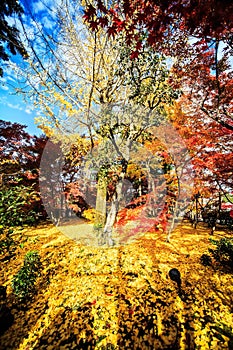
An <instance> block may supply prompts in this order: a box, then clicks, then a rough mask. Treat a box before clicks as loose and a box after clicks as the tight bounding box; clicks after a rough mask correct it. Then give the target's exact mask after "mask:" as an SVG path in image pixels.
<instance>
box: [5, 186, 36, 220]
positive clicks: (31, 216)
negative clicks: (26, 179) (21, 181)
mask: <svg viewBox="0 0 233 350" xmlns="http://www.w3.org/2000/svg"><path fill="white" fill-rule="evenodd" d="M37 201H39V196H38V193H37V192H36V191H34V190H33V188H32V187H27V186H24V185H17V186H12V187H3V188H1V192H0V225H2V226H6V227H13V226H21V225H23V224H33V223H35V221H36V213H35V211H34V210H33V208H34V203H36V202H37Z"/></svg>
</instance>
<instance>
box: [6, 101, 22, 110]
mask: <svg viewBox="0 0 233 350" xmlns="http://www.w3.org/2000/svg"><path fill="white" fill-rule="evenodd" d="M6 105H7V107H9V108H12V109H17V110H18V111H22V110H23V108H22V107H21V106H20V104H19V103H18V104H16V105H13V104H12V103H9V102H7V103H6Z"/></svg>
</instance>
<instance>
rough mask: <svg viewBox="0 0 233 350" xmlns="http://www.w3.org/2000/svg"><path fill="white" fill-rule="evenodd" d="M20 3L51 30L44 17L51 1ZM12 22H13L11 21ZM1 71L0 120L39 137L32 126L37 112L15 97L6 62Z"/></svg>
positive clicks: (14, 58) (21, 97) (13, 81)
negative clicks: (24, 128)
mask: <svg viewBox="0 0 233 350" xmlns="http://www.w3.org/2000/svg"><path fill="white" fill-rule="evenodd" d="M20 3H21V4H22V5H23V7H24V8H25V10H26V9H27V8H30V10H32V12H33V14H34V15H35V16H38V17H39V18H40V20H41V21H42V23H43V26H44V27H46V28H47V29H50V28H52V23H51V21H50V19H49V17H48V16H46V12H47V8H46V7H47V6H48V7H51V5H52V0H46V1H45V2H42V1H40V0H21V1H20ZM25 12H26V11H25ZM10 21H11V20H10ZM12 21H13V22H14V20H13V19H12ZM13 24H14V23H13ZM11 60H12V61H13V62H15V63H20V61H22V60H21V58H18V57H17V56H12V57H11ZM3 69H4V76H3V78H0V119H2V120H6V121H10V122H17V123H20V124H24V125H27V129H26V131H27V132H29V133H30V134H35V135H41V133H42V131H41V130H40V129H39V128H37V127H36V125H35V124H34V118H35V117H36V116H37V114H38V113H39V111H38V110H33V106H32V105H30V104H29V103H26V102H25V101H24V100H23V96H22V95H16V93H15V90H14V88H13V86H14V87H17V79H16V77H15V76H14V74H13V73H12V71H11V70H10V69H8V67H7V62H6V63H4V66H3Z"/></svg>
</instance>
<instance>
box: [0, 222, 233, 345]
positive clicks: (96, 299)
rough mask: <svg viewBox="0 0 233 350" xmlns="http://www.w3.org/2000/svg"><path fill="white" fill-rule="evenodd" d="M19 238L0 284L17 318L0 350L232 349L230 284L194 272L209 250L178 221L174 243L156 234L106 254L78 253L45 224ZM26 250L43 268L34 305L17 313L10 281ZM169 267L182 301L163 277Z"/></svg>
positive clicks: (211, 271)
mask: <svg viewBox="0 0 233 350" xmlns="http://www.w3.org/2000/svg"><path fill="white" fill-rule="evenodd" d="M229 234H230V232H228V233H226V232H224V231H217V232H216V235H215V237H216V238H220V237H222V236H227V235H229ZM20 237H21V238H20ZM16 238H17V239H20V241H21V245H20V247H18V249H17V251H16V256H15V257H14V258H12V259H11V260H10V261H5V262H3V263H2V269H1V276H0V284H1V285H5V286H7V305H8V306H9V307H10V308H11V309H12V313H13V314H14V323H13V325H12V326H11V327H10V328H9V329H8V330H7V331H6V332H5V333H4V334H3V335H2V337H1V349H4V350H5V349H7V350H11V349H14V350H15V349H18V350H31V349H38V350H39V349H40V350H42V349H46V350H55V349H57V350H58V349H59V350H62V349H69V350H71V349H120V350H122V349H123V350H124V349H137V350H141V349H151V350H160V349H167V350H168V349H171V350H175V349H213V350H215V349H219V350H223V349H232V338H231V337H232V332H233V315H232V311H233V308H232V305H233V275H232V274H231V273H229V272H228V271H226V270H225V271H224V270H222V269H220V268H219V267H218V266H212V267H206V266H203V265H202V264H201V263H200V256H201V255H202V254H203V253H205V252H206V251H207V249H208V247H210V243H209V230H208V229H206V228H205V227H204V226H203V225H200V227H199V228H198V229H196V230H194V229H192V228H191V226H190V225H189V223H187V222H184V223H183V224H182V225H180V226H178V227H177V228H176V230H175V231H174V233H173V235H172V240H171V243H166V242H165V236H164V235H163V234H161V233H159V232H158V233H148V234H145V235H144V237H141V238H139V239H138V240H136V241H135V242H133V243H131V244H128V245H125V246H121V247H112V248H97V247H90V246H89V247H87V246H83V245H81V244H77V243H75V242H74V241H72V240H70V239H69V238H67V237H66V236H64V235H62V234H61V233H60V232H59V231H58V229H57V228H55V227H54V226H52V225H48V226H42V227H40V228H37V229H32V228H27V229H24V230H23V231H20V232H19V233H18V235H16ZM22 241H23V244H22ZM31 250H37V251H38V252H39V254H40V257H41V261H42V269H41V275H40V277H39V278H38V280H37V291H36V294H35V296H34V297H33V298H32V299H31V300H30V301H29V302H28V303H27V304H25V305H22V304H19V303H18V302H17V300H16V298H15V297H14V295H13V293H12V289H11V281H12V278H13V276H14V275H15V274H16V273H17V271H18V270H19V268H20V267H21V266H22V264H23V259H24V256H25V254H26V253H27V252H28V251H31ZM173 267H176V268H178V269H179V271H180V272H181V276H182V290H183V297H182V298H180V296H179V295H178V291H177V286H176V283H175V282H173V281H171V280H170V278H169V276H168V272H169V270H170V269H171V268H173Z"/></svg>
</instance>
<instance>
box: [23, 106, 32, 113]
mask: <svg viewBox="0 0 233 350" xmlns="http://www.w3.org/2000/svg"><path fill="white" fill-rule="evenodd" d="M24 112H25V113H27V114H32V109H31V107H30V106H27V107H26V109H25V111H24Z"/></svg>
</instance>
